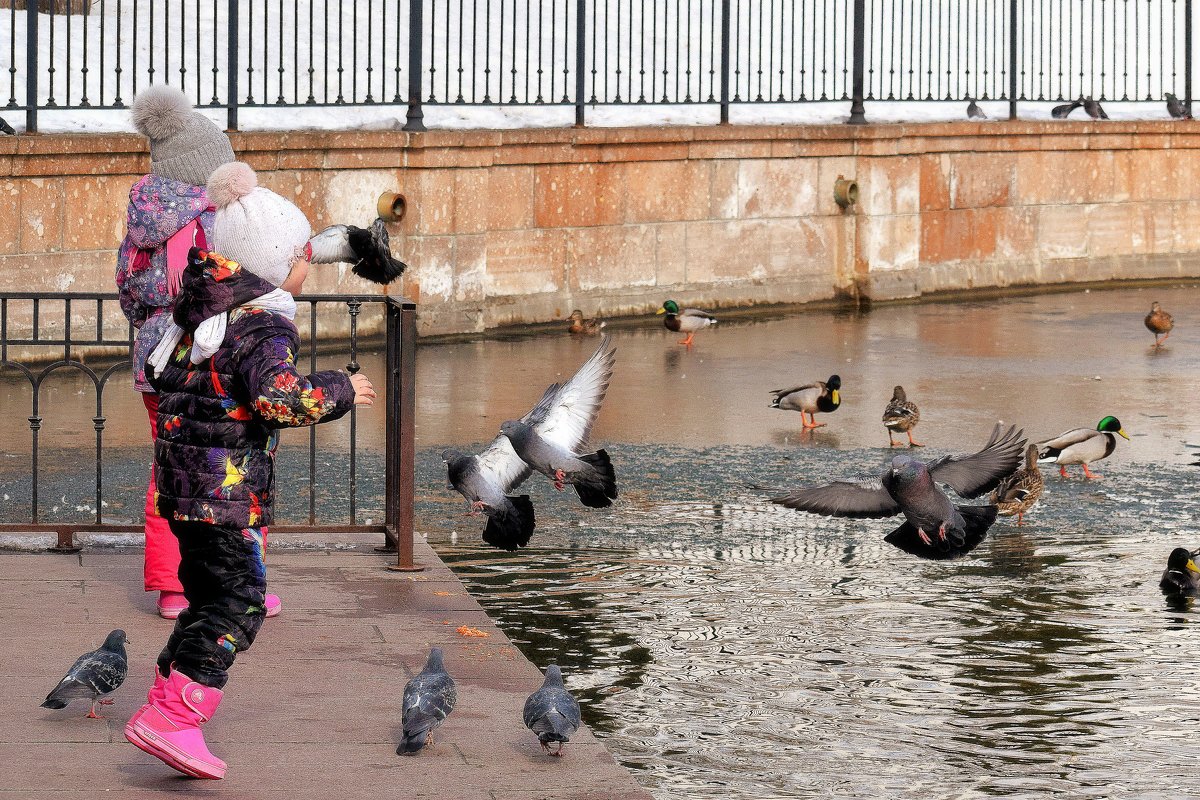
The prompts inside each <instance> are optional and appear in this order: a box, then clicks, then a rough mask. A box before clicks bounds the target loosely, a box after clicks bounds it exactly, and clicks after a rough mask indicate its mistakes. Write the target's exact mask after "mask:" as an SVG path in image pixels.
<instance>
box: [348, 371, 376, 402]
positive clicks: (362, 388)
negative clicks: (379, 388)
mask: <svg viewBox="0 0 1200 800" xmlns="http://www.w3.org/2000/svg"><path fill="white" fill-rule="evenodd" d="M350 385H351V386H353V387H354V405H356V406H369V405H371V404H372V403H374V402H375V387H374V386H372V385H371V382H370V381H369V380H367V376H366V375H363V374H362V373H361V372H356V373H354V374H353V375H351V376H350Z"/></svg>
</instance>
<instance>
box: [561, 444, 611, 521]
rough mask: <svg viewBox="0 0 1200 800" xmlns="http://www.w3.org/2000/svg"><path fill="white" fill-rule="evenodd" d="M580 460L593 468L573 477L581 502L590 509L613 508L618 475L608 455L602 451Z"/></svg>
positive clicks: (582, 457) (587, 455)
mask: <svg viewBox="0 0 1200 800" xmlns="http://www.w3.org/2000/svg"><path fill="white" fill-rule="evenodd" d="M578 458H579V460H580V461H582V462H584V463H585V464H587V465H588V466H590V467H591V469H590V470H588V471H586V472H577V473H575V474H574V475H573V476H572V482H573V483H574V485H575V491H576V492H577V493H578V494H579V500H580V502H581V503H583V504H584V505H585V506H587V507H588V508H607V507H608V506H611V505H612V501H613V500H616V499H617V473H616V471H615V470H614V469H613V465H612V460H611V459H610V458H609V457H608V453H607V452H606V451H605V450H603V449H600V450H597V451H596V452H594V453H588V454H586V455H581V456H578Z"/></svg>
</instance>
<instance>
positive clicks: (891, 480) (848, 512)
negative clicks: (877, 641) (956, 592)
mask: <svg viewBox="0 0 1200 800" xmlns="http://www.w3.org/2000/svg"><path fill="white" fill-rule="evenodd" d="M1022 434H1023V432H1022V431H1018V430H1017V429H1016V426H1015V425H1014V426H1012V427H1010V428H1009V429H1008V430H1007V431H1005V430H1004V429H1003V426H1001V425H999V424H997V425H996V427H995V428H994V429H993V430H992V435H991V438H989V439H988V441H987V444H986V445H984V447H983V449H982V450H980V451H979V452H978V453H974V454H972V455H965V456H942V457H941V458H939V459H936V460H934V461H930V462H929V463H924V462H921V461H917V460H916V459H914V458H912V457H911V456H907V455H901V456H896V457H895V458H893V459H892V462H891V464H890V465H889V467H888V469H887V470H886V471H885V472H884V473H883V475H882V476H880V477H879V478H874V479H866V480H858V481H835V482H833V483H830V484H826V485H824V486H816V487H813V488H811V489H795V490H793V491H791V492H788V493H787V494H784V495H781V496H779V497H773V498H771V502H773V503H778V504H779V505H783V506H787V507H788V508H795V509H799V510H800V511H809V512H812V513H814V514H823V515H825V516H828V517H852V518H882V517H890V516H893V515H895V514H903V515H904V518H905V521H904V524H903V525H901V526H900V527H899V528H897V529H896V530H894V531H892V532H891V533H890V534H888V535H887V538H886V541H887V542H888V543H889V544H892V545H894V546H896V547H898V548H900V549H901V550H904V551H905V552H907V553H911V554H913V555H915V556H919V557H921V558H929V559H939V560H940V559H947V558H955V557H957V556H962V555H966V554H967V553H969V552H971V551H972V550H974V549H975V548H976V547H977V546H978V545H979V543H980V542H982V541H983V538H984V536H986V535H987V531H988V528H989V527H991V524H992V522H994V521H995V519H996V511H997V509H996V506H994V505H984V506H967V505H955V504H954V503H953V502H952V501H951V500H950V498H949V497H947V496H946V494H945V493H944V492H943V491H942V490H941V489H940V488H938V486H937V484H938V483H943V484H945V485H947V486H949V487H950V488H951V489H953V490H954V491H955V492H956V493H957V494H958V495H960V496H961V497H965V498H967V499H971V498H975V497H979V496H981V495H983V494H985V493H987V492H990V491H991V490H992V489H995V488H996V487H997V486H998V485H999V484H1000V482H1001V481H1002V480H1004V478H1005V476H1007V475H1009V474H1010V473H1012V472H1013V471H1014V470H1015V469H1017V467H1018V466H1019V465H1020V463H1021V456H1022V454H1023V452H1024V449H1023V448H1024V445H1025V439H1024V437H1023V435H1022Z"/></svg>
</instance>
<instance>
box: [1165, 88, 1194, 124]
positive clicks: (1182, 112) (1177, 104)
mask: <svg viewBox="0 0 1200 800" xmlns="http://www.w3.org/2000/svg"><path fill="white" fill-rule="evenodd" d="M1167 113H1168V114H1170V115H1171V118H1172V119H1191V118H1192V115H1191V113H1190V112H1189V111H1188V109H1187V106H1186V105H1184V103H1183V102H1182V101H1181V100H1180V99H1179V98H1178V97H1176V96H1175V95H1173V94H1171V93H1170V92H1167Z"/></svg>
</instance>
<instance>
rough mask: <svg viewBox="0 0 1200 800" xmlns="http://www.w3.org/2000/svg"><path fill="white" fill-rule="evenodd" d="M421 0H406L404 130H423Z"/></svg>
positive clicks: (422, 23) (422, 24)
mask: <svg viewBox="0 0 1200 800" xmlns="http://www.w3.org/2000/svg"><path fill="white" fill-rule="evenodd" d="M422 2H423V0H408V119H407V121H406V122H405V123H404V130H406V131H417V132H420V131H423V130H425V122H424V120H425V113H424V112H423V111H421V32H422V28H424V27H425V24H424V22H423V20H422V16H423V14H424V10H425V9H424V8H422Z"/></svg>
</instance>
